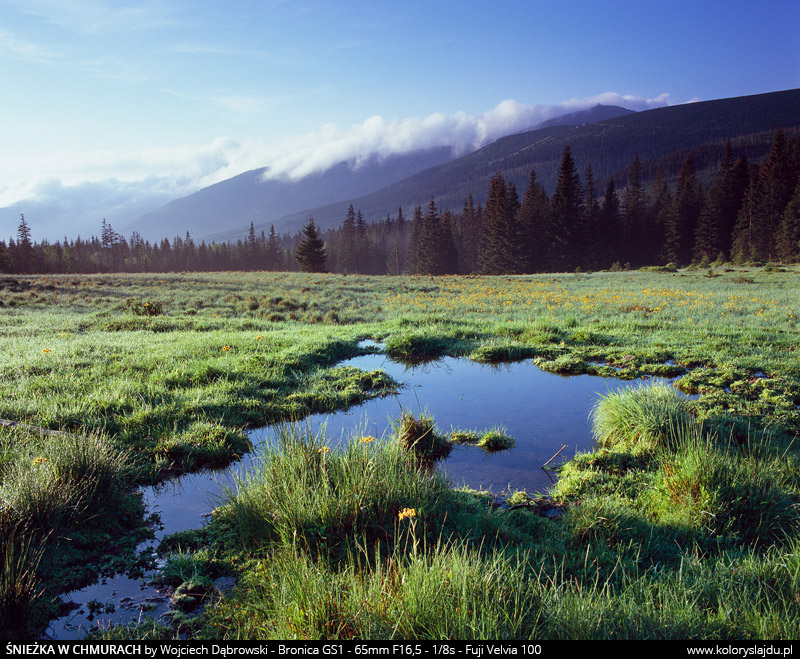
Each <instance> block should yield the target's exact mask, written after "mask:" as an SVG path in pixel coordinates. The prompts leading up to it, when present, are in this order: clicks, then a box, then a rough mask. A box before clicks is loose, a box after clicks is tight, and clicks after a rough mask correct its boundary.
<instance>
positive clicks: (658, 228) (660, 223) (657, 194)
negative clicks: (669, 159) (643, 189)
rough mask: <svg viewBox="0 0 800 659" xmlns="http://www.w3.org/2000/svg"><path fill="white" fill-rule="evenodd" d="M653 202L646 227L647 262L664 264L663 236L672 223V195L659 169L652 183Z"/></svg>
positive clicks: (665, 260)
mask: <svg viewBox="0 0 800 659" xmlns="http://www.w3.org/2000/svg"><path fill="white" fill-rule="evenodd" d="M652 196H653V200H652V203H651V205H650V209H649V221H648V222H647V227H648V229H649V234H648V236H647V239H646V243H647V248H646V249H647V260H648V262H656V261H658V260H663V261H664V262H665V263H668V262H669V259H666V257H665V256H664V254H663V249H664V234H665V230H666V227H667V226H668V225H669V224H670V222H671V221H672V217H671V214H672V208H673V200H672V193H671V192H670V190H669V185H667V180H666V179H665V178H664V173H663V171H662V170H661V167H659V168H658V169H657V170H656V179H655V182H654V183H653V195H652Z"/></svg>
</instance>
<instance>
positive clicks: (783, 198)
mask: <svg viewBox="0 0 800 659" xmlns="http://www.w3.org/2000/svg"><path fill="white" fill-rule="evenodd" d="M706 153H707V152H704V154H706ZM550 175H553V173H552V172H551V173H550ZM539 176H540V174H539V172H537V171H536V170H531V171H530V172H529V178H528V183H527V185H526V187H525V189H524V192H522V194H520V191H518V189H517V187H516V185H515V184H514V183H513V181H509V180H508V179H507V178H506V176H505V174H504V173H503V172H501V171H497V172H495V174H494V175H493V176H492V177H491V180H490V184H489V190H488V194H487V196H486V202H485V204H482V203H480V202H478V203H476V202H475V201H474V200H475V198H476V197H477V195H479V194H480V191H479V190H476V191H475V194H473V193H468V194H467V196H466V199H465V201H464V205H463V208H462V209H461V210H460V211H459V212H456V213H453V212H451V211H449V210H444V211H441V210H440V207H439V206H438V203H437V200H436V199H435V198H434V197H431V199H430V201H429V202H428V204H427V205H426V206H425V207H424V208H423V206H422V205H417V206H415V207H414V208H413V209H412V210H411V214H410V217H408V216H406V214H404V211H403V209H402V208H398V211H397V214H396V215H394V216H387V217H386V218H385V219H382V220H379V221H373V222H369V223H368V222H367V221H366V220H365V218H364V215H363V213H362V212H361V211H360V210H356V209H355V208H354V207H353V206H352V205H350V207H349V208H348V209H347V212H346V214H345V217H344V218H343V221H342V224H341V226H339V227H338V228H336V229H328V230H327V231H325V232H322V233H321V232H320V230H319V229H318V227H317V226H316V224H315V223H314V220H313V219H310V220H309V221H308V222H307V223H306V226H305V227H304V230H303V232H302V233H298V234H295V235H293V236H291V235H284V236H279V235H278V234H277V232H276V231H275V229H274V227H271V229H270V231H269V235H266V234H265V233H264V232H263V231H262V232H261V233H260V234H259V233H257V232H256V230H255V227H254V225H253V224H251V226H250V231H249V234H248V236H247V238H246V239H245V240H238V241H237V242H235V243H232V242H224V243H212V244H207V243H205V242H201V243H200V244H199V245H198V244H196V243H195V241H194V240H193V239H192V238H191V236H190V235H189V234H188V233H187V235H186V236H185V237H184V238H180V237H175V238H174V239H173V240H172V241H170V240H168V239H166V238H165V239H163V240H162V241H161V242H160V243H154V244H151V243H149V242H148V241H145V240H143V239H142V238H141V237H140V236H138V235H137V234H134V235H132V236H131V238H130V240H126V239H125V238H124V237H123V236H121V235H119V234H118V233H117V232H116V231H114V229H113V228H112V227H111V225H110V224H108V223H107V222H105V220H104V221H103V226H102V233H101V236H100V238H92V239H91V240H89V241H82V240H80V239H76V240H74V241H70V240H67V239H65V240H64V242H63V243H61V242H56V243H55V244H49V243H47V242H43V243H38V244H35V243H33V242H32V241H31V237H30V228H29V227H28V225H27V222H26V221H25V218H24V217H21V218H20V223H19V227H18V231H17V236H16V238H12V239H11V240H10V241H9V243H8V244H6V243H5V242H3V241H0V271H2V272H8V273H31V272H54V273H55V272H123V271H126V272H143V271H175V270H237V269H239V270H295V269H302V270H307V271H315V272H321V271H333V272H343V273H365V274H403V273H409V274H431V275H440V274H455V273H464V274H469V273H482V274H520V273H533V272H547V271H572V270H576V269H584V270H585V269H606V268H612V269H616V268H623V267H640V266H646V265H669V264H673V265H680V264H688V263H690V262H695V263H701V264H706V263H709V262H712V261H726V260H733V261H737V262H749V261H767V260H782V261H787V262H788V261H796V260H798V258H800V135H797V134H796V135H795V136H794V137H791V138H788V137H787V135H786V133H785V132H784V131H783V129H781V128H778V129H777V130H775V132H774V135H773V138H772V143H771V146H770V150H769V153H768V155H767V157H766V158H764V160H763V161H762V162H761V163H760V164H758V163H753V162H751V161H750V160H749V159H748V158H747V156H746V155H742V156H739V157H738V158H736V157H735V155H734V149H733V145H732V142H731V141H728V142H727V143H726V146H725V149H724V152H723V155H722V158H721V159H720V160H719V161H718V163H717V166H716V173H715V174H714V176H713V179H712V181H711V182H710V184H709V185H708V186H704V185H703V183H702V181H701V180H700V178H699V176H698V172H697V166H696V163H695V157H694V155H693V154H692V152H689V153H687V154H686V155H685V157H684V160H683V163H682V165H681V167H680V170H679V172H678V178H677V182H676V184H675V186H674V187H673V186H670V185H669V183H668V181H667V179H666V177H665V176H664V174H663V171H662V170H661V169H657V171H656V175H655V178H654V180H653V183H652V185H650V186H646V185H644V184H643V183H642V180H643V177H642V166H641V164H640V162H639V159H638V157H634V159H633V161H632V163H631V164H630V166H629V168H628V169H627V170H626V172H625V184H624V187H621V188H619V189H618V188H617V185H616V183H615V179H614V178H609V179H608V183H607V184H606V185H605V186H604V188H603V189H601V188H600V187H598V185H597V183H596V179H595V176H594V173H593V168H592V167H591V166H589V167H587V168H586V170H585V172H584V175H583V176H581V173H580V172H579V170H578V168H577V166H576V164H575V158H574V156H573V151H572V148H571V147H570V146H569V145H567V146H565V147H564V148H563V151H562V155H561V159H560V162H559V164H558V167H557V168H556V171H555V179H556V183H555V188H554V190H553V192H552V194H548V192H547V190H546V188H545V187H544V186H543V185H542V184H541V183H540V182H539Z"/></svg>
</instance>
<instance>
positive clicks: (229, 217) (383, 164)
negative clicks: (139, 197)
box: [127, 147, 453, 240]
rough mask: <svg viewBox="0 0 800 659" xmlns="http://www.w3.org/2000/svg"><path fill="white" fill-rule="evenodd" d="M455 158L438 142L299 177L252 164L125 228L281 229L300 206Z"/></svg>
mask: <svg viewBox="0 0 800 659" xmlns="http://www.w3.org/2000/svg"><path fill="white" fill-rule="evenodd" d="M452 158H453V155H452V152H451V150H450V148H449V147H437V148H432V149H426V150H424V151H416V152H413V153H410V154H405V155H393V156H389V157H387V158H385V159H379V158H377V157H373V158H371V159H369V160H368V161H367V162H365V163H360V164H359V165H358V166H357V167H355V166H352V165H351V164H348V163H340V164H338V165H335V166H334V167H331V168H330V169H328V170H327V171H325V172H324V173H321V174H312V175H310V176H307V177H306V178H304V179H301V180H300V181H284V180H272V179H268V180H264V179H263V178H262V177H263V174H264V172H265V171H266V170H265V169H254V170H251V171H249V172H245V173H243V174H240V175H238V176H234V177H233V178H230V179H227V180H225V181H221V182H220V183H217V184H215V185H211V186H208V187H206V188H203V189H201V190H198V191H197V192H195V193H194V194H191V195H189V196H187V197H182V198H180V199H175V200H173V201H171V202H169V203H168V204H166V205H164V206H162V207H161V208H159V209H157V210H155V211H152V212H150V213H147V214H145V215H143V216H142V217H140V218H139V219H138V220H136V221H135V222H133V223H132V224H131V225H129V226H128V227H127V231H138V232H139V233H140V234H141V235H142V236H143V237H144V238H146V239H152V240H158V239H160V238H164V237H168V238H171V237H172V236H175V235H180V236H182V235H183V234H185V233H186V231H187V229H188V230H189V231H190V232H191V234H192V236H193V237H194V238H198V239H200V238H206V237H208V236H209V235H211V234H215V233H217V232H219V231H220V230H221V229H226V230H236V231H237V232H238V233H239V234H241V233H244V232H246V231H247V229H248V228H249V225H250V222H251V221H252V222H254V223H255V224H257V225H258V226H259V227H261V228H265V229H266V230H268V229H269V225H270V224H273V223H274V224H275V226H276V227H277V228H282V227H283V226H284V225H282V224H281V218H282V217H283V216H284V215H286V214H288V213H292V212H296V211H297V210H298V209H302V208H307V207H309V206H313V205H316V204H324V203H328V202H331V201H334V200H341V199H348V198H351V197H356V196H360V195H364V194H367V193H370V192H373V191H375V190H378V189H381V188H383V187H385V186H387V185H389V184H391V183H394V182H395V181H398V180H401V179H404V178H406V177H408V176H410V175H412V174H414V173H416V172H419V171H420V170H424V169H427V168H429V167H432V166H435V165H439V164H442V163H445V162H447V161H448V160H451V159H452Z"/></svg>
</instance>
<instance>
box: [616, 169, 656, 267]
mask: <svg viewBox="0 0 800 659" xmlns="http://www.w3.org/2000/svg"><path fill="white" fill-rule="evenodd" d="M649 215H650V203H649V199H648V196H647V192H646V191H645V190H644V188H643V187H642V183H641V165H640V164H639V156H638V155H637V156H634V158H633V163H631V166H630V168H629V169H628V181H627V185H626V186H625V194H624V196H623V199H622V212H621V214H620V235H619V238H620V256H621V258H622V259H623V260H624V261H625V263H630V264H632V265H642V264H644V263H645V262H646V257H645V251H646V244H647V240H646V236H647V235H648V227H647V223H648V221H649V219H650V217H649Z"/></svg>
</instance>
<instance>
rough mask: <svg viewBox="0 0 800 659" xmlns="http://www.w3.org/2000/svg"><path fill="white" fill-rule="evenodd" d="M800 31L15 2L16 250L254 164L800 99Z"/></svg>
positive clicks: (12, 130) (530, 4)
mask: <svg viewBox="0 0 800 659" xmlns="http://www.w3.org/2000/svg"><path fill="white" fill-rule="evenodd" d="M798 32H800V2H798V1H796V0H776V1H771V0H766V1H765V2H759V3H756V2H752V1H748V2H745V1H741V0H731V1H728V2H725V3H722V2H717V1H714V2H712V1H706V0H694V1H693V2H684V1H683V0H680V1H673V2H670V3H645V2H641V1H638V2H633V1H614V0H608V1H607V2H598V1H588V0H583V1H578V2H566V1H564V2H559V1H557V0H549V1H547V2H540V1H537V0H528V1H518V0H507V1H506V2H503V3H497V2H477V1H471V0H459V1H452V0H441V1H434V0H427V1H426V2H423V1H418V0H406V1H405V2H382V1H380V0H372V1H369V2H353V1H348V2H322V1H307V0H296V1H291V2H290V1H286V2H284V1H281V0H261V1H256V0H248V1H237V0H230V1H229V2H225V3H223V2H219V1H211V0H191V1H189V0H185V1H184V0H179V1H171V2H170V1H165V0H144V1H137V2H134V1H132V0H80V1H78V0H4V1H3V3H2V4H1V5H0V89H2V97H3V103H2V106H0V107H1V108H2V109H0V113H2V122H0V138H1V142H0V143H1V144H2V148H0V207H6V210H8V211H13V213H14V218H15V220H14V221H13V222H12V221H11V220H9V217H10V215H9V213H6V214H5V215H4V214H2V213H0V236H7V235H10V234H11V233H13V231H14V229H15V227H16V218H18V212H17V211H19V212H25V213H26V217H27V218H29V222H30V224H31V226H32V227H33V228H34V233H36V226H37V222H38V223H39V224H40V226H44V225H45V224H46V223H49V224H52V223H53V222H58V224H59V226H64V228H65V231H66V230H69V229H76V230H79V229H83V227H84V225H86V226H88V224H87V223H89V222H94V223H96V224H98V225H99V222H100V219H101V218H102V217H104V216H105V217H108V218H109V221H112V222H114V221H118V223H119V224H124V223H125V221H128V220H130V219H133V216H134V215H136V214H137V213H139V212H144V211H146V210H149V207H154V206H157V205H160V204H161V203H163V202H165V201H167V200H168V199H171V198H174V197H177V196H182V195H184V194H187V193H189V192H191V191H193V190H195V189H197V188H199V187H201V186H203V185H207V184H210V183H213V182H216V181H219V180H222V179H224V178H227V177H229V176H232V175H235V174H238V173H240V172H242V171H246V170H248V169H252V168H255V167H262V166H266V165H271V166H272V168H273V171H274V172H275V173H276V174H278V173H280V174H282V175H291V176H295V177H297V176H301V175H303V174H305V173H307V172H308V171H312V170H314V169H319V168H324V167H325V166H327V165H329V164H332V163H333V162H335V161H337V160H341V159H344V158H352V157H358V156H360V155H361V156H363V155H366V154H368V153H372V152H379V153H386V152H391V151H403V150H409V149H412V148H419V147H421V146H427V145H431V144H437V143H450V144H453V145H455V146H457V147H458V148H461V149H462V150H468V149H471V148H474V147H475V146H479V145H481V144H483V143H485V142H486V141H489V140H491V139H495V138H497V137H499V136H501V135H502V134H504V133H507V132H511V131H513V130H519V129H521V128H524V127H526V126H528V125H532V124H533V123H536V121H538V120H541V119H544V118H547V117H548V116H551V115H552V114H554V113H556V112H558V111H563V110H568V109H572V108H577V107H580V106H582V105H588V104H592V103H594V102H597V101H600V102H609V103H617V104H621V105H626V106H628V107H631V108H632V109H637V110H638V109H646V108H648V107H657V106H659V105H664V104H675V103H685V102H689V101H692V100H709V99H715V98H725V97H730V96H740V95H747V94H756V93H762V92H769V91H777V90H781V89H789V88H796V87H800V40H799V39H798V38H797V33H798ZM37 204H38V205H37ZM26 208H29V210H28V211H27V212H26V210H25V209H26ZM45 209H46V210H45ZM0 210H2V208H0ZM46 213H49V216H48V217H44V215H45V214H46ZM37 214H38V215H40V216H37ZM117 218H118V219H117ZM9 223H11V224H12V225H9ZM4 225H9V226H4ZM70 232H71V231H70Z"/></svg>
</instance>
